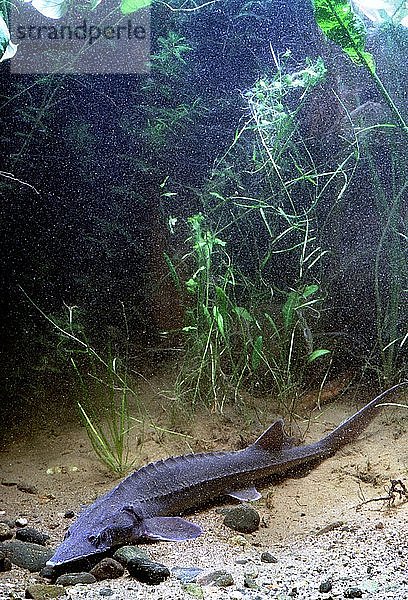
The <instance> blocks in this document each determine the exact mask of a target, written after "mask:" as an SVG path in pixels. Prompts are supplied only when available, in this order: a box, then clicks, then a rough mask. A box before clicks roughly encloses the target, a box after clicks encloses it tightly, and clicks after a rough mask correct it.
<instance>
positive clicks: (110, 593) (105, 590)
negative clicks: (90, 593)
mask: <svg viewBox="0 0 408 600" xmlns="http://www.w3.org/2000/svg"><path fill="white" fill-rule="evenodd" d="M114 593H115V592H114V591H113V590H111V589H110V588H102V589H101V590H99V595H100V596H113V594H114Z"/></svg>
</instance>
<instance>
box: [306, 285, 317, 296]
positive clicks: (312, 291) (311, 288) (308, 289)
mask: <svg viewBox="0 0 408 600" xmlns="http://www.w3.org/2000/svg"><path fill="white" fill-rule="evenodd" d="M318 289H319V286H318V285H315V284H313V285H307V286H306V287H305V289H304V290H303V292H302V296H303V298H308V297H309V296H311V295H312V294H315V293H316V292H317V290H318Z"/></svg>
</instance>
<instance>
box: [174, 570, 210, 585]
mask: <svg viewBox="0 0 408 600" xmlns="http://www.w3.org/2000/svg"><path fill="white" fill-rule="evenodd" d="M203 570H204V569H200V568H199V567H173V569H172V570H171V574H172V575H174V576H175V577H176V578H177V579H179V580H180V581H182V582H183V583H195V581H196V579H197V577H198V576H199V575H200V574H201V573H202V572H203Z"/></svg>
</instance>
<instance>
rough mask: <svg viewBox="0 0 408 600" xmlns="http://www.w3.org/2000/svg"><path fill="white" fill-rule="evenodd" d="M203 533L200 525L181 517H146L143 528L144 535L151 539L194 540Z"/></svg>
mask: <svg viewBox="0 0 408 600" xmlns="http://www.w3.org/2000/svg"><path fill="white" fill-rule="evenodd" d="M202 533H203V530H202V529H201V527H199V526H198V525H194V523H190V521H186V520H185V519H182V518H181V517H152V518H150V519H144V520H143V523H142V528H141V534H142V537H146V538H148V539H149V540H163V541H168V542H181V541H183V540H193V539H194V538H196V537H198V536H199V535H201V534H202Z"/></svg>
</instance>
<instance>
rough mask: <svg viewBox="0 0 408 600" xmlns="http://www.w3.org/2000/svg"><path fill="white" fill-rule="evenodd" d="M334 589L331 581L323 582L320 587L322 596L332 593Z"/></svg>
mask: <svg viewBox="0 0 408 600" xmlns="http://www.w3.org/2000/svg"><path fill="white" fill-rule="evenodd" d="M332 589H333V584H332V582H331V581H330V579H327V581H322V582H321V584H320V585H319V592H320V593H321V594H328V593H329V592H331V591H332Z"/></svg>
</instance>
